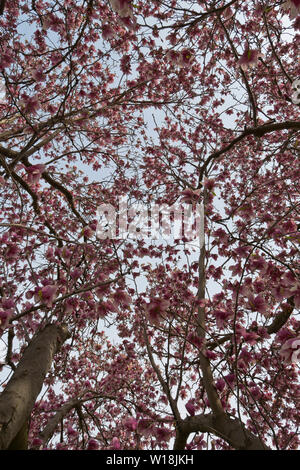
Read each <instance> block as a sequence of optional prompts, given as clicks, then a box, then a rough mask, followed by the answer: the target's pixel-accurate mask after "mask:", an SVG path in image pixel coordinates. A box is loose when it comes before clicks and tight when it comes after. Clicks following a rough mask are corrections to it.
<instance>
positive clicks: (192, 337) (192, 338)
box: [186, 333, 203, 349]
mask: <svg viewBox="0 0 300 470" xmlns="http://www.w3.org/2000/svg"><path fill="white" fill-rule="evenodd" d="M186 339H187V340H188V341H189V342H190V343H192V344H193V345H194V346H196V347H197V348H199V349H200V348H201V347H202V346H203V339H202V338H200V337H199V336H198V335H197V334H195V333H189V334H188V335H187V338H186Z"/></svg>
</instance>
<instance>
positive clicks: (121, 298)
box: [112, 289, 131, 306]
mask: <svg viewBox="0 0 300 470" xmlns="http://www.w3.org/2000/svg"><path fill="white" fill-rule="evenodd" d="M112 297H113V300H114V304H115V305H120V304H122V305H126V306H128V305H130V303H131V298H130V297H129V295H128V294H126V292H124V291H122V290H121V289H118V290H117V291H116V292H115V293H114V294H113V296H112Z"/></svg>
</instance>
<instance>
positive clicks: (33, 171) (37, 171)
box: [25, 164, 46, 184]
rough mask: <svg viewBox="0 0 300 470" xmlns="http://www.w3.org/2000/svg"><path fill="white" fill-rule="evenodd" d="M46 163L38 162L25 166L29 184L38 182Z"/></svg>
mask: <svg viewBox="0 0 300 470" xmlns="http://www.w3.org/2000/svg"><path fill="white" fill-rule="evenodd" d="M45 168H46V165H42V164H38V165H31V166H27V167H25V170H26V172H27V181H28V183H31V184H36V183H38V182H39V180H40V178H41V176H42V173H43V171H45Z"/></svg>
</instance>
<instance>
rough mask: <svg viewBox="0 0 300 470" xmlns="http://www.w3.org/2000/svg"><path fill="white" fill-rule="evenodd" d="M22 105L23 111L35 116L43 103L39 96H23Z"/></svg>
mask: <svg viewBox="0 0 300 470" xmlns="http://www.w3.org/2000/svg"><path fill="white" fill-rule="evenodd" d="M20 105H21V106H22V107H23V111H25V113H29V114H35V113H36V112H37V111H38V109H39V108H40V107H41V103H40V101H39V99H38V97H37V96H28V95H26V94H24V95H23V97H22V100H21V102H20Z"/></svg>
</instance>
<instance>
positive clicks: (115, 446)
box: [111, 437, 121, 450]
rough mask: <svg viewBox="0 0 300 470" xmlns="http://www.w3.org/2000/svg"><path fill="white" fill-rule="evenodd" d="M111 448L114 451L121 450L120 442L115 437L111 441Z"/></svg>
mask: <svg viewBox="0 0 300 470" xmlns="http://www.w3.org/2000/svg"><path fill="white" fill-rule="evenodd" d="M111 447H112V448H113V449H114V450H120V449H121V444H120V441H119V439H118V438H117V437H113V439H112V441H111Z"/></svg>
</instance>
